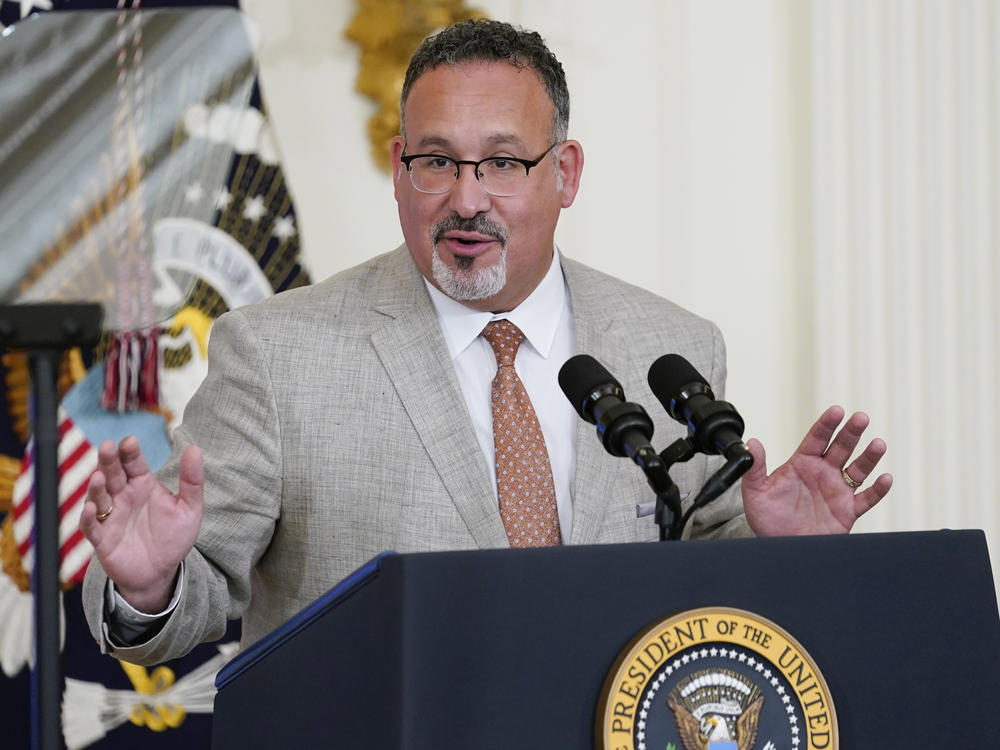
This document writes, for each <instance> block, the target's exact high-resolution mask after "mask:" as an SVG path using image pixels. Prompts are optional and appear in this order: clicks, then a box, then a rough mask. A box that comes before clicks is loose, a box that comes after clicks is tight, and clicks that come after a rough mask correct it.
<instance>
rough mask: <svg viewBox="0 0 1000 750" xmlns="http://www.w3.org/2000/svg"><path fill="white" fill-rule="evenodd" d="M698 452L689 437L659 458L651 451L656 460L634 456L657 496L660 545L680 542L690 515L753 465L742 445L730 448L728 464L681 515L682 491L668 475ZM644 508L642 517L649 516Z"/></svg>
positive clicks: (713, 476) (657, 522) (656, 506)
mask: <svg viewBox="0 0 1000 750" xmlns="http://www.w3.org/2000/svg"><path fill="white" fill-rule="evenodd" d="M697 452H698V450H697V448H696V446H695V443H694V440H693V439H692V436H690V435H689V436H688V437H686V438H679V439H678V440H676V441H674V442H673V443H671V444H670V445H669V446H668V447H667V449H666V450H664V451H663V452H662V453H660V454H659V455H656V453H655V452H653V451H652V450H650V453H652V455H653V457H655V458H651V457H648V456H647V457H643V460H640V458H639V457H636V456H632V458H633V460H634V461H635V462H636V463H637V464H638V465H639V466H640V467H641V468H642V470H643V471H644V472H645V473H646V479H647V481H648V482H649V485H650V487H652V488H653V491H654V492H655V493H656V504H655V508H654V510H653V516H654V518H655V520H656V525H657V526H659V527H660V541H661V542H664V541H675V540H679V539H680V538H681V536H682V535H683V533H684V527H685V526H687V522H688V521H689V520H690V518H691V514H692V513H694V512H695V511H696V510H697V509H698V508H702V507H704V506H706V505H708V504H709V503H710V502H712V501H713V500H715V499H716V498H717V497H718V496H719V495H721V494H722V493H723V492H725V491H726V490H727V489H729V488H730V487H731V486H732V485H733V483H734V482H736V480H737V479H739V478H740V477H741V476H743V475H744V474H745V473H746V472H747V470H748V469H749V468H750V467H751V466H752V465H753V456H751V455H750V452H749V451H748V450H747V449H746V446H745V445H743V443H738V444H735V445H732V446H730V447H729V448H728V449H727V450H726V453H725V456H726V463H725V464H723V465H722V467H721V468H720V469H719V470H718V471H716V472H715V473H714V474H713V475H712V476H711V477H709V478H708V481H707V482H705V485H704V486H703V487H702V488H701V491H700V492H699V493H698V494H697V495H696V496H695V499H694V501H693V502H692V503H691V506H690V507H689V508H688V509H687V512H686V513H684V514H683V515H682V514H681V495H680V490H679V489H678V488H677V485H676V484H675V483H674V481H673V480H672V479H671V478H670V475H669V473H668V472H669V470H670V467H672V466H673V465H674V464H676V463H683V462H685V461H690V460H691V459H692V458H694V456H695V454H696V453H697ZM642 507H643V506H639V509H638V510H639V513H640V515H648V512H646V513H642V511H641V508H642Z"/></svg>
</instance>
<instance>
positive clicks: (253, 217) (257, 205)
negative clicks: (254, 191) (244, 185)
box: [243, 195, 267, 221]
mask: <svg viewBox="0 0 1000 750" xmlns="http://www.w3.org/2000/svg"><path fill="white" fill-rule="evenodd" d="M266 213H267V206H265V205H264V199H263V198H262V197H260V196H259V195H255V196H254V197H253V198H251V199H250V200H249V201H247V204H246V206H244V208H243V218H244V219H248V220H249V221H257V220H258V219H260V218H261V217H262V216H263V215H264V214H266Z"/></svg>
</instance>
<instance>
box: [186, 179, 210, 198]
mask: <svg viewBox="0 0 1000 750" xmlns="http://www.w3.org/2000/svg"><path fill="white" fill-rule="evenodd" d="M204 197H205V189H204V188H203V187H202V186H201V183H200V182H195V183H193V184H191V185H188V186H187V187H186V188H184V202H185V203H198V202H199V201H200V200H201V199H202V198H204Z"/></svg>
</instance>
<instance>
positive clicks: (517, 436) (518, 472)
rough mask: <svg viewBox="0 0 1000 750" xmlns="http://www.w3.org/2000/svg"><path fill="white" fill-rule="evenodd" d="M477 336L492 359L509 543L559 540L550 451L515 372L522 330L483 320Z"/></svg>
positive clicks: (502, 507) (499, 464) (501, 492)
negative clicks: (485, 322)
mask: <svg viewBox="0 0 1000 750" xmlns="http://www.w3.org/2000/svg"><path fill="white" fill-rule="evenodd" d="M482 336H483V338H484V339H486V340H487V341H488V342H489V343H490V346H492V347H493V353H494V354H496V357H497V374H496V376H495V377H494V378H493V392H492V405H493V445H494V447H495V449H496V465H497V494H498V496H499V498H500V517H501V518H502V519H503V525H504V528H505V529H507V538H508V539H509V540H510V546H511V547H552V546H555V545H557V544H559V543H560V541H561V538H560V535H559V512H558V510H557V509H556V490H555V484H554V483H553V481H552V467H551V466H550V465H549V453H548V451H547V450H546V449H545V438H543V437H542V428H541V426H540V425H539V424H538V417H537V416H536V415H535V409H534V407H532V405H531V399H529V398H528V392H527V391H526V390H525V389H524V383H522V382H521V379H520V378H519V377H518V376H517V373H516V372H515V371H514V357H515V356H516V355H517V348H518V347H519V346H520V345H521V342H522V341H524V334H523V333H521V329H520V328H518V327H517V326H516V325H514V324H513V323H511V322H510V321H509V320H494V321H492V322H490V323H487V325H486V327H485V328H484V329H483V333H482Z"/></svg>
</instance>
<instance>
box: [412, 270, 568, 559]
mask: <svg viewBox="0 0 1000 750" xmlns="http://www.w3.org/2000/svg"><path fill="white" fill-rule="evenodd" d="M424 283H425V284H427V289H428V291H429V292H430V295H431V300H432V301H433V303H434V309H435V311H436V312H437V316H438V321H439V322H440V324H441V331H442V332H443V333H444V339H445V342H446V343H447V345H448V352H449V353H450V354H451V359H452V363H453V364H454V366H455V374H456V375H457V376H458V382H459V385H460V386H461V387H462V395H463V396H465V403H466V406H467V407H468V409H469V416H470V417H471V418H472V426H473V427H474V428H475V430H476V437H477V439H478V440H479V447H480V448H481V449H482V451H483V456H484V457H485V458H486V465H487V466H488V467H489V469H490V473H491V475H492V477H493V492H494V494H496V491H497V488H496V459H495V454H496V451H495V449H494V445H493V411H492V407H491V404H490V392H491V386H492V382H493V377H494V376H495V375H496V372H497V361H496V356H495V355H494V354H493V349H492V347H490V345H489V342H487V341H486V339H484V338H482V336H480V335H479V334H480V333H482V330H483V328H485V327H486V324H487V323H489V322H490V321H492V320H504V319H507V320H510V322H512V323H513V324H514V325H516V326H517V327H518V328H520V329H521V331H522V332H523V333H524V342H523V343H522V344H521V346H520V348H519V349H518V350H517V357H516V359H515V360H514V369H515V370H516V371H517V374H518V377H520V378H521V382H523V383H524V389H525V390H526V391H527V392H528V397H529V398H530V399H531V403H532V405H533V406H534V408H535V413H536V414H537V415H538V422H539V424H540V425H541V428H542V436H543V437H544V438H545V446H546V448H547V449H548V453H549V463H550V464H551V466H552V479H553V482H554V483H555V489H556V504H557V505H558V508H559V528H560V532H561V534H562V540H563V542H564V543H565V542H568V541H569V538H570V531H571V530H572V528H573V484H572V483H573V476H574V473H575V458H574V450H573V448H574V440H573V438H574V435H575V434H576V425H577V420H579V417H578V416H577V414H576V412H575V411H574V410H573V407H572V406H571V405H570V403H569V401H567V400H566V396H565V395H564V394H563V392H562V390H560V388H559V380H558V376H559V368H560V367H562V365H563V363H564V362H565V361H566V360H567V359H569V358H570V357H571V356H572V355H573V349H574V334H575V332H574V330H573V315H572V313H571V311H570V303H569V295H568V294H567V293H566V281H565V279H564V278H563V273H562V266H560V265H559V254H558V253H557V252H553V254H552V264H551V265H550V266H549V270H548V272H547V273H546V274H545V277H544V278H543V279H542V281H541V282H540V283H539V284H538V286H537V287H535V289H534V291H533V292H532V293H531V294H530V295H529V296H528V298H527V299H526V300H524V302H522V303H521V304H520V305H518V306H517V307H516V308H514V309H513V310H511V311H510V312H508V313H500V314H499V315H494V314H492V313H488V312H479V311H477V310H473V309H472V308H470V307H466V306H465V305H463V304H462V303H460V302H456V301H455V300H453V299H451V298H450V297H448V296H446V295H445V294H443V293H442V292H440V291H439V290H438V289H437V288H435V287H434V286H433V285H432V284H431V283H430V282H428V281H427V280H426V279H425V280H424Z"/></svg>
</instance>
